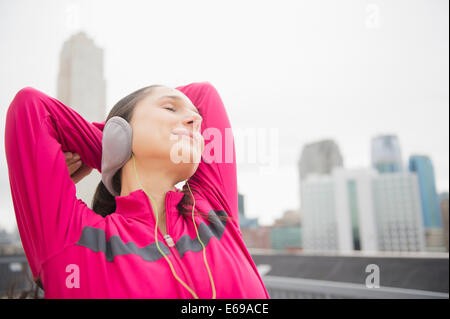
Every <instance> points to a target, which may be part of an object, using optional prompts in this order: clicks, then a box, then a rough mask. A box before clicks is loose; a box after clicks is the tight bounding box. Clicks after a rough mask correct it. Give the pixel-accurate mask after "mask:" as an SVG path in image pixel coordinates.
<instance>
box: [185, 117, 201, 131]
mask: <svg viewBox="0 0 450 319" xmlns="http://www.w3.org/2000/svg"><path fill="white" fill-rule="evenodd" d="M201 123H202V117H201V116H200V115H199V114H198V113H196V112H191V114H189V115H188V116H186V118H185V120H184V121H183V124H184V125H186V126H190V127H192V130H193V131H194V132H195V131H200V127H201Z"/></svg>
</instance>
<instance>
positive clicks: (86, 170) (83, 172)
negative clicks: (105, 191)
mask: <svg viewBox="0 0 450 319" xmlns="http://www.w3.org/2000/svg"><path fill="white" fill-rule="evenodd" d="M91 171H92V167H89V166H87V165H86V164H83V166H82V167H81V168H80V169H78V170H77V171H76V173H75V174H73V175H72V180H73V182H74V183H75V184H76V183H78V182H79V181H81V180H82V179H83V178H84V177H86V176H87V175H89V174H90V173H91Z"/></svg>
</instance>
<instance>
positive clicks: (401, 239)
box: [372, 172, 425, 251]
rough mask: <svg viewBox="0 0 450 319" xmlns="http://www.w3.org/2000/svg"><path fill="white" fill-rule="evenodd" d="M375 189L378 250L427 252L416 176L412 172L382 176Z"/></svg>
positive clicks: (377, 179) (375, 183) (374, 184)
mask: <svg viewBox="0 0 450 319" xmlns="http://www.w3.org/2000/svg"><path fill="white" fill-rule="evenodd" d="M372 185H373V200H374V203H375V212H376V227H377V234H378V245H379V250H382V251H423V250H425V229H424V227H423V220H422V208H421V204H420V193H419V182H418V178H417V175H416V174H414V173H412V172H398V173H391V174H380V175H379V176H378V177H377V178H375V179H374V180H373V181H372Z"/></svg>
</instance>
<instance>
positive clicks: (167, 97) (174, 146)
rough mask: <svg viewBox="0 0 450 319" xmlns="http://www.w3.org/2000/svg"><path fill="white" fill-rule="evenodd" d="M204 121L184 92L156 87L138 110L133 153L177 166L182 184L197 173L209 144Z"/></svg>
mask: <svg viewBox="0 0 450 319" xmlns="http://www.w3.org/2000/svg"><path fill="white" fill-rule="evenodd" d="M201 121H202V117H201V116H200V114H199V113H198V110H197V108H196V107H195V106H194V104H193V103H192V102H191V101H190V100H189V98H188V97H187V96H186V95H184V94H183V93H182V92H180V91H178V90H176V89H173V88H169V87H156V88H155V89H154V91H153V92H152V93H151V94H149V95H147V96H146V97H145V98H144V99H143V100H141V101H140V102H139V103H138V104H137V105H136V107H135V109H134V112H133V116H132V118H131V121H130V125H131V127H132V130H133V146H132V150H133V153H134V154H135V156H136V158H137V159H138V160H139V159H141V158H142V159H149V160H157V162H158V163H163V165H166V164H167V165H169V166H170V165H176V167H177V168H179V169H180V170H181V171H182V172H183V175H186V176H183V177H181V180H184V179H187V178H189V177H190V176H192V174H194V173H195V171H196V170H197V167H198V164H199V162H200V157H201V154H202V152H203V150H204V147H205V141H204V139H203V136H202V135H201V131H200V129H201Z"/></svg>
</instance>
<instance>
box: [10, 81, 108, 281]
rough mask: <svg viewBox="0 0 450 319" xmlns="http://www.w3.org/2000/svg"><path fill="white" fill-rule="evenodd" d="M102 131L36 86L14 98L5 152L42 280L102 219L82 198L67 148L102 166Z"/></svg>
mask: <svg viewBox="0 0 450 319" xmlns="http://www.w3.org/2000/svg"><path fill="white" fill-rule="evenodd" d="M101 140H102V132H101V130H100V129H99V128H97V127H96V126H94V125H93V124H91V123H89V122H87V121H85V120H84V119H83V118H82V117H81V116H80V115H79V114H78V113H77V112H75V111H74V110H72V109H71V108H69V107H67V106H65V105H64V104H63V103H61V102H60V101H58V100H57V99H55V98H52V97H50V96H48V95H46V94H45V93H43V92H41V91H38V90H36V89H34V88H31V87H26V88H23V89H21V90H20V91H19V92H18V93H17V94H16V96H15V97H14V99H13V101H12V102H11V104H10V106H9V108H8V111H7V115H6V127H5V152H6V160H7V164H8V173H9V181H10V187H11V194H12V199H13V204H14V210H15V214H16V220H17V225H18V228H19V233H20V237H21V239H22V244H23V247H24V250H25V253H26V256H27V259H28V261H29V264H30V268H31V271H32V273H33V277H34V279H35V280H36V279H37V278H38V277H39V274H40V271H41V265H42V264H43V263H44V262H45V261H46V260H47V259H48V258H50V257H52V256H54V255H55V254H58V253H59V252H60V251H62V250H63V249H64V247H66V246H67V245H71V244H73V243H75V242H76V241H77V240H78V236H79V235H80V233H81V229H82V227H83V225H85V224H92V223H94V222H95V221H96V220H98V219H101V218H102V217H101V216H100V215H97V214H95V212H93V211H92V210H91V209H89V207H87V205H86V204H85V203H84V202H83V201H82V200H80V199H77V197H76V188H75V184H74V183H73V182H72V180H71V178H70V175H69V171H68V168H67V165H66V162H65V156H64V153H63V152H65V151H70V152H75V153H78V154H79V155H80V158H81V160H82V161H83V163H86V164H87V165H88V166H90V167H93V168H95V169H97V170H98V171H100V170H101V150H102V148H101V145H102V144H101Z"/></svg>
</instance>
